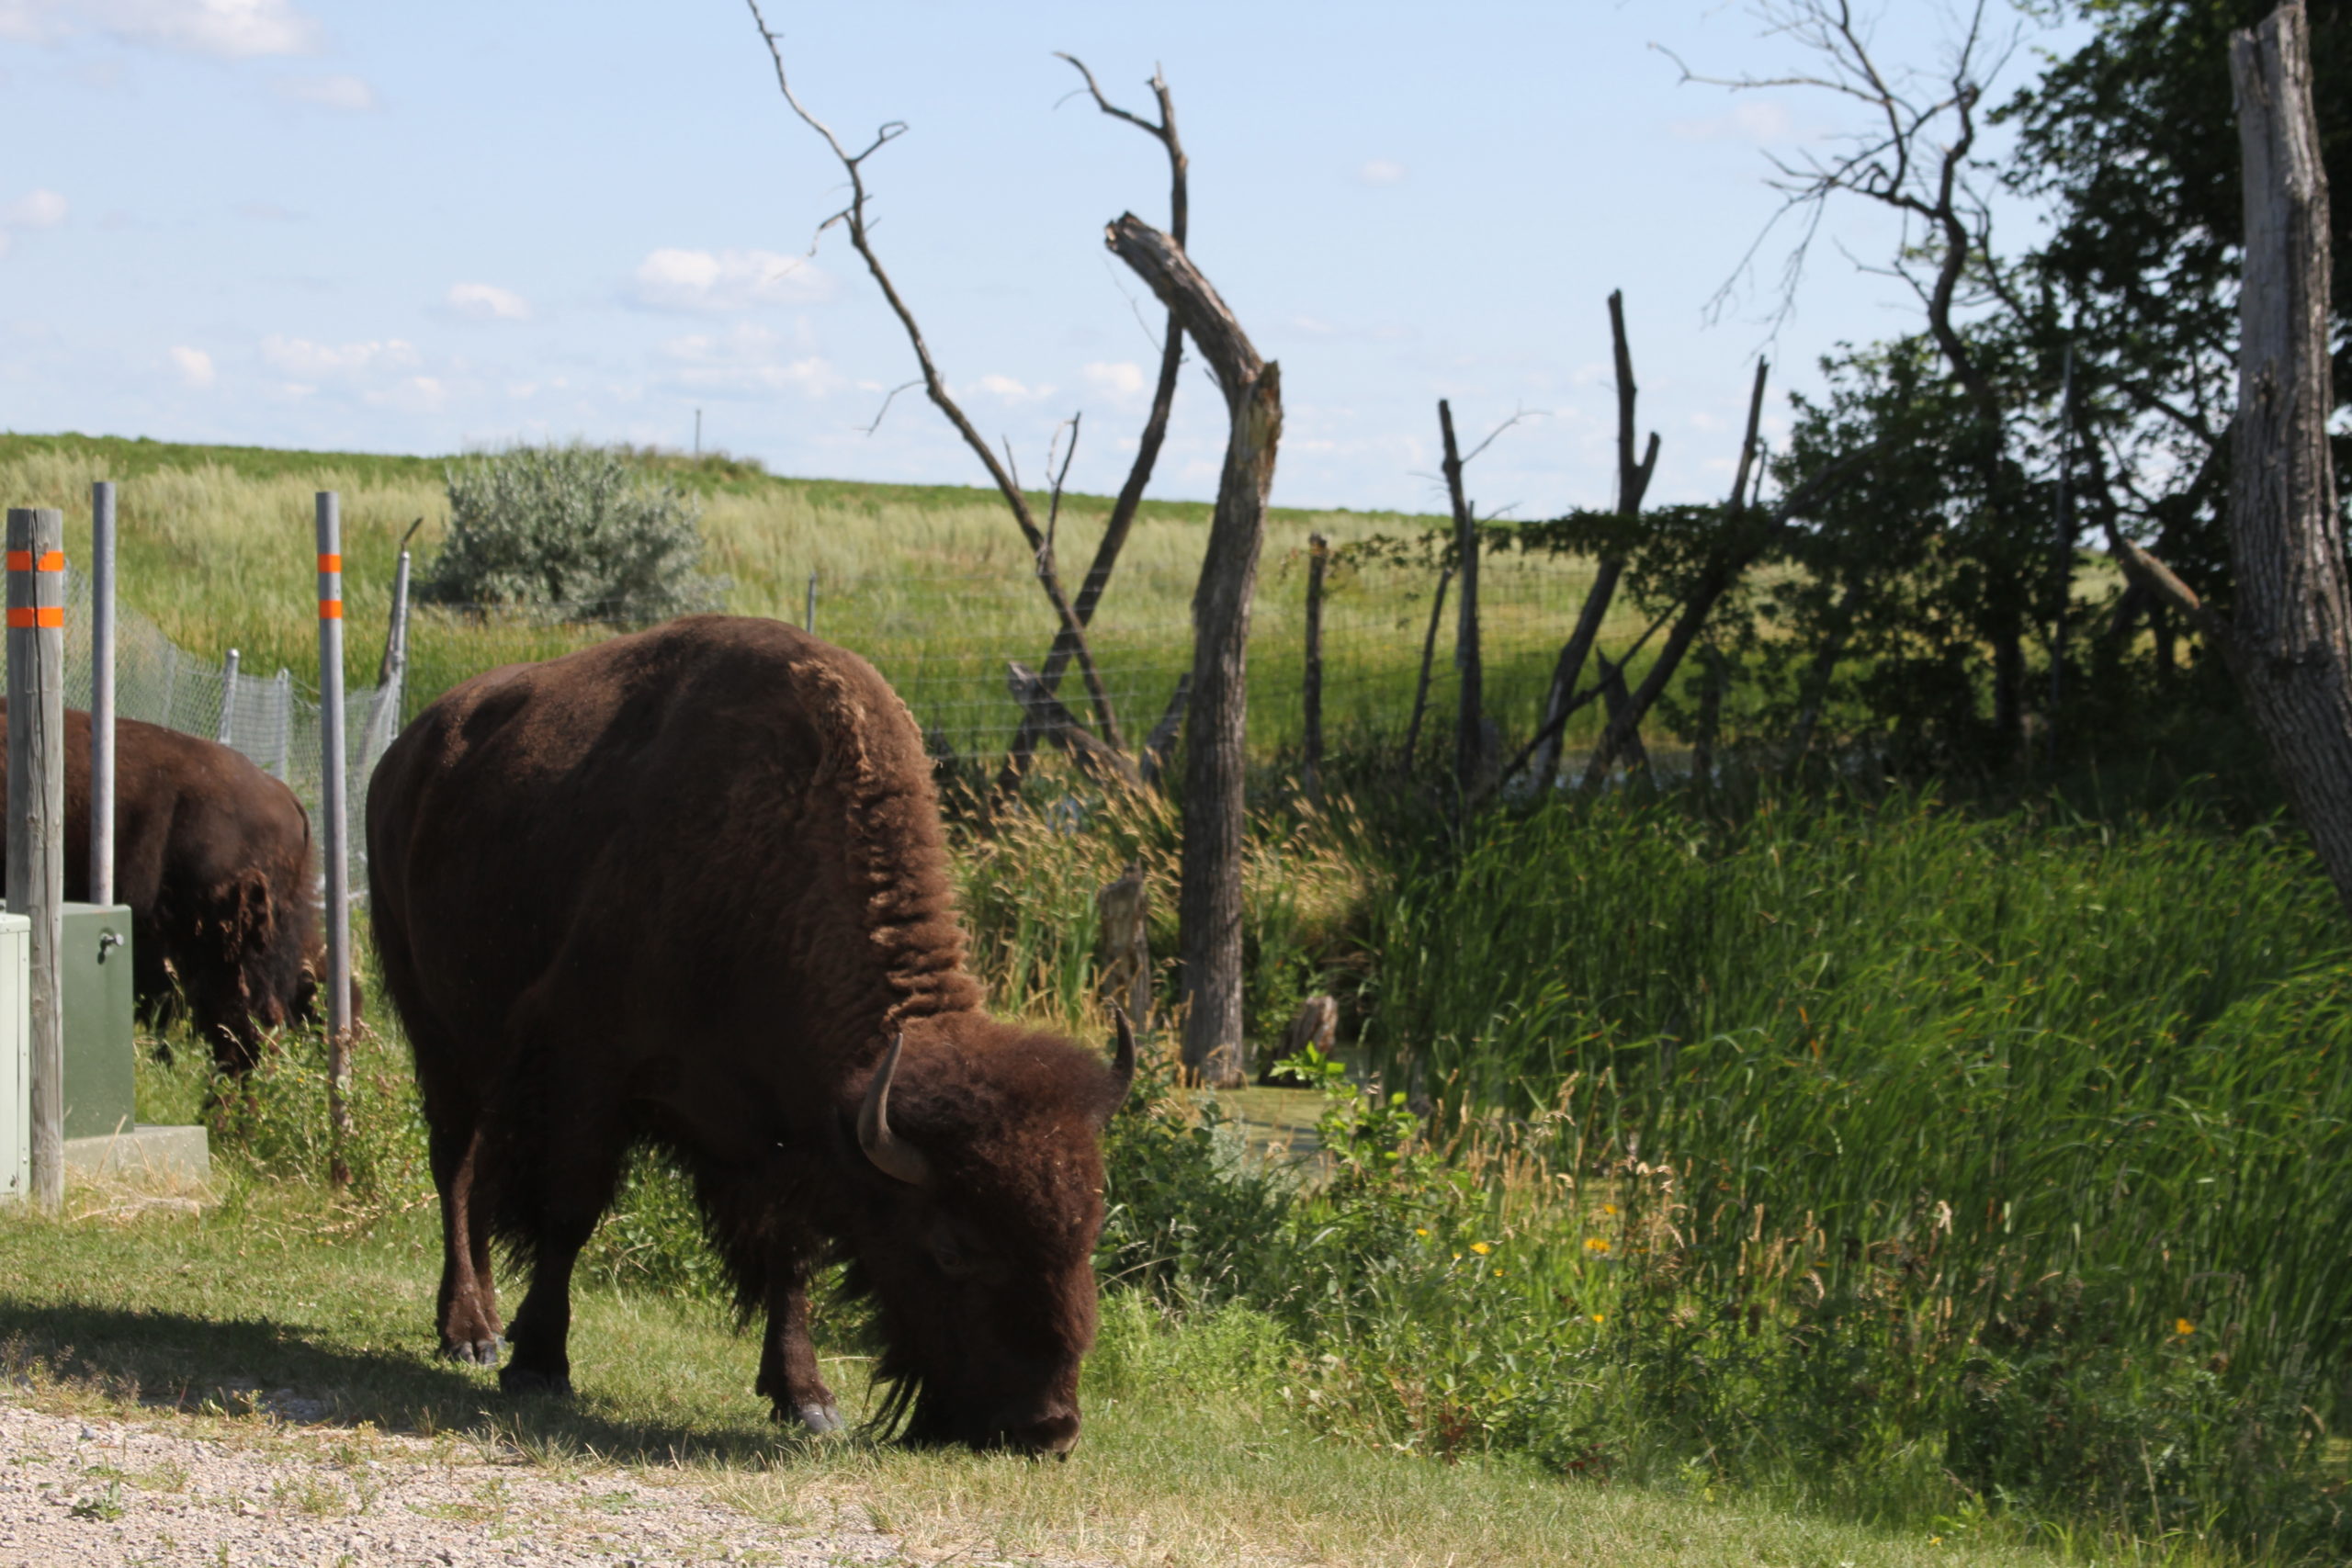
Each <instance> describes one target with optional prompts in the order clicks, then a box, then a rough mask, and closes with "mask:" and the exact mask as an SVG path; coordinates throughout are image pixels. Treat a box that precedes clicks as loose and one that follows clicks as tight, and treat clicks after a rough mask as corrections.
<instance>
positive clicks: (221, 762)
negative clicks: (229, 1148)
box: [0, 700, 323, 1073]
mask: <svg viewBox="0 0 2352 1568" xmlns="http://www.w3.org/2000/svg"><path fill="white" fill-rule="evenodd" d="M7 709H8V705H7V704H6V701H5V700H0V789H5V787H6V778H7V748H6V737H7V728H8V711H7ZM64 828H65V897H68V898H70V899H87V898H88V897H89V896H90V716H89V715H88V714H86V713H83V712H81V711H79V710H78V709H70V710H68V711H67V713H66V715H65V823H64ZM6 856H7V846H6V842H5V841H0V874H5V866H6ZM114 896H115V899H116V901H117V902H119V903H122V904H127V905H129V906H130V933H131V973H132V979H133V984H134V987H135V988H136V989H137V992H138V995H139V1006H140V1010H141V1012H143V1013H145V1014H146V1015H147V1016H148V1017H149V1018H151V1019H153V1018H156V1017H158V1016H160V1015H162V1014H164V1013H166V1012H168V1011H169V1010H171V1009H172V1007H173V1006H174V1005H175V1001H176V1000H179V999H185V1001H186V1003H187V1010H188V1012H189V1013H190V1014H191V1015H192V1021H193V1022H194V1023H195V1026H196V1031H197V1032H198V1035H200V1036H201V1037H202V1038H203V1039H204V1041H205V1042H206V1043H208V1044H209V1046H210V1047H211V1049H212V1054H213V1059H214V1061H215V1063H216V1064H217V1065H218V1066H220V1069H221V1070H222V1071H224V1072H231V1073H243V1072H248V1071H250V1070H252V1068H253V1067H254V1065H255V1064H256V1063H258V1062H259V1061H260V1059H261V1051H262V1045H263V1039H264V1035H265V1032H266V1031H269V1030H273V1029H277V1028H279V1027H281V1026H283V1025H285V1024H288V1023H290V1022H293V1021H297V1020H302V1019H308V1018H310V1017H311V1014H312V1011H313V1008H314V1005H315V1001H316V992H317V985H316V978H315V977H316V976H317V975H318V974H319V973H320V972H321V970H322V968H323V964H322V953H323V944H322V938H321V936H320V934H319V904H318V897H317V895H316V892H315V890H314V871H313V866H312V862H311V820H310V818H309V816H308V815H307V814H306V813H304V811H303V810H302V803H301V802H300V800H297V799H296V798H295V796H294V792H293V791H292V790H290V789H288V788H287V787H286V785H285V784H282V783H280V782H279V781H277V779H274V778H272V777H270V776H269V774H267V773H264V772H262V770H261V769H260V768H259V767H257V766H255V765H254V762H253V761H251V760H249V759H248V758H246V757H245V756H244V754H243V753H242V752H240V751H237V750H233V749H232V748H230V747H227V746H222V745H220V744H218V743H216V742H214V741H210V740H206V739H200V738H198V737H197V736H193V735H183V734H182V733H180V732H179V731H178V730H176V729H166V728H163V727H162V726H160V725H153V724H141V723H140V722H139V721H138V720H136V719H129V718H125V719H117V720H116V721H115V808H114ZM175 979H176V981H177V986H176V987H175V985H174V981H175Z"/></svg>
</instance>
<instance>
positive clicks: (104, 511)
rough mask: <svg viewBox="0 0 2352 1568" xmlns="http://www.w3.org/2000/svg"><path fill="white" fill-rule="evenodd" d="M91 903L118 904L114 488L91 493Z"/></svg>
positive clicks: (102, 486) (103, 486) (97, 487)
mask: <svg viewBox="0 0 2352 1568" xmlns="http://www.w3.org/2000/svg"><path fill="white" fill-rule="evenodd" d="M90 902H91V903H93V904H98V905H106V904H111V903H113V902H114V486H113V484H112V483H111V482H109V481H107V480H106V479H100V480H99V481H98V482H97V483H96V484H94V485H92V486H91V487H90Z"/></svg>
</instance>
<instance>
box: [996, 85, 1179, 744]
mask: <svg viewBox="0 0 2352 1568" xmlns="http://www.w3.org/2000/svg"><path fill="white" fill-rule="evenodd" d="M1056 58H1057V59H1059V60H1067V61H1069V63H1070V67H1071V69H1073V70H1075V71H1076V72H1077V73H1079V75H1080V76H1081V77H1083V78H1084V79H1085V82H1086V87H1085V91H1086V92H1087V94H1088V95H1089V96H1091V97H1092V98H1093V100H1094V107H1097V108H1099V109H1101V110H1102V111H1103V113H1104V114H1106V115H1109V116H1110V117H1111V118H1113V119H1117V120H1124V121H1125V122H1126V123H1127V124H1129V125H1132V126H1134V127H1135V128H1136V130H1140V131H1142V132H1143V133H1144V134H1145V135H1147V136H1148V137H1150V138H1151V139H1152V140H1153V141H1157V142H1159V145H1160V146H1161V148H1162V149H1163V150H1165V152H1167V154H1168V231H1169V233H1170V235H1171V236H1172V237H1173V238H1174V239H1175V241H1176V243H1177V244H1178V245H1180V246H1181V245H1182V244H1183V243H1184V234H1185V230H1186V226H1187V222H1188V220H1189V217H1190V209H1191V197H1190V195H1189V193H1188V191H1187V188H1186V184H1185V177H1186V172H1187V170H1188V169H1189V167H1190V164H1189V163H1188V161H1187V160H1186V158H1185V156H1184V144H1183V142H1182V141H1181V140H1180V139H1179V138H1178V136H1177V134H1176V100H1175V97H1174V96H1173V95H1171V94H1170V92H1169V90H1168V82H1167V78H1166V77H1165V76H1163V75H1162V74H1161V73H1159V72H1158V71H1154V72H1153V73H1152V76H1151V93H1152V96H1153V97H1154V98H1155V99H1156V100H1158V102H1159V120H1158V122H1157V123H1155V122H1153V121H1151V120H1148V119H1146V118H1143V117H1142V116H1141V115H1138V114H1136V113H1134V112H1133V111H1131V110H1128V109H1123V108H1121V107H1119V106H1118V105H1116V104H1114V103H1113V102H1111V100H1110V99H1109V98H1107V97H1105V96H1103V89H1102V88H1101V87H1100V86H1098V85H1096V84H1095V81H1094V73H1093V72H1091V71H1090V70H1088V69H1087V68H1086V62H1084V61H1082V60H1080V59H1079V58H1078V57H1077V56H1075V55H1069V54H1059V55H1057V56H1056ZM1183 365H1184V329H1183V327H1182V325H1181V324H1180V323H1179V322H1178V321H1177V320H1176V318H1175V316H1174V314H1173V313H1172V312H1171V313H1170V316H1169V318H1168V322H1167V325H1166V327H1165V328H1164V329H1163V331H1162V333H1161V342H1160V349H1159V381H1158V383H1157V384H1156V385H1155V386H1154V387H1153V389H1152V393H1151V412H1149V413H1148V414H1147V415H1146V416H1145V418H1144V422H1143V430H1142V431H1141V433H1140V434H1137V436H1136V456H1135V461H1134V462H1133V463H1131V464H1129V465H1128V467H1127V479H1126V482H1125V484H1123V485H1121V486H1120V487H1119V494H1118V498H1117V499H1116V500H1115V501H1114V502H1112V503H1111V516H1110V520H1109V521H1108V522H1107V523H1105V524H1104V525H1103V538H1102V541H1101V542H1100V543H1099V544H1097V545H1096V546H1095V547H1094V560H1093V564H1091V566H1089V567H1088V568H1087V569H1086V577H1085V579H1084V580H1083V581H1080V584H1079V586H1078V600H1077V602H1076V603H1075V604H1073V605H1072V606H1071V609H1072V610H1073V612H1074V613H1075V614H1076V615H1077V617H1078V623H1079V625H1080V626H1092V625H1093V624H1094V611H1095V608H1096V607H1097V606H1098V605H1100V604H1102V603H1103V591H1104V590H1105V589H1107V588H1109V587H1110V585H1111V570H1112V568H1114V566H1116V565H1117V564H1118V560H1119V552H1120V551H1121V550H1123V549H1125V547H1126V543H1127V536H1128V534H1129V533H1130V532H1131V531H1132V530H1133V529H1134V527H1135V521H1136V510H1137V509H1138V508H1139V507H1141V506H1142V504H1143V492H1144V490H1145V487H1146V486H1148V485H1149V484H1150V482H1151V474H1152V469H1153V468H1155V467H1157V466H1158V464H1159V449H1160V447H1161V446H1162V445H1163V444H1164V443H1165V442H1166V440H1167V438H1168V420H1169V415H1170V412H1172V411H1173V410H1174V408H1175V406H1176V378H1177V376H1178V374H1179V373H1180V372H1181V371H1182V368H1183ZM1081 644H1082V639H1081V638H1080V637H1073V636H1072V635H1071V634H1070V633H1069V629H1068V628H1067V627H1065V628H1064V629H1063V630H1062V632H1061V633H1060V634H1058V635H1057V636H1056V637H1055V638H1054V646H1053V648H1052V649H1050V650H1049V651H1048V652H1047V653H1046V665H1045V668H1044V669H1043V670H1041V671H1039V672H1038V679H1039V680H1040V681H1042V682H1045V686H1046V690H1047V691H1048V692H1051V691H1054V690H1057V688H1058V687H1059V686H1060V684H1061V679H1062V672H1063V671H1065V670H1066V669H1068V668H1069V661H1070V660H1071V659H1072V658H1073V657H1075V656H1076V655H1077V653H1078V650H1079V649H1080V646H1081ZM1035 743H1036V738H1035V736H1034V735H1032V734H1031V733H1030V732H1029V728H1028V725H1027V724H1026V723H1025V722H1024V723H1023V726H1022V728H1021V731H1020V733H1019V734H1017V735H1015V736H1014V738H1013V741H1012V755H1010V756H1009V757H1007V758H1006V760H1005V774H1004V780H1003V781H1002V782H1003V783H1005V784H1010V783H1012V781H1013V780H1015V779H1017V778H1018V777H1019V775H1020V770H1021V768H1022V766H1023V763H1024V761H1026V759H1027V757H1028V754H1029V750H1030V748H1031V747H1032V746H1034V745H1035Z"/></svg>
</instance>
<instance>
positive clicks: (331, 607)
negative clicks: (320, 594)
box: [319, 599, 343, 621]
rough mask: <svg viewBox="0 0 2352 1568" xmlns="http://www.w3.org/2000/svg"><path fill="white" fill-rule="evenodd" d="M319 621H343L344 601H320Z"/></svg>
mask: <svg viewBox="0 0 2352 1568" xmlns="http://www.w3.org/2000/svg"><path fill="white" fill-rule="evenodd" d="M319 619H321V620H322V621H339V620H341V619H343V601H342V600H340V599H322V600H320V601H319Z"/></svg>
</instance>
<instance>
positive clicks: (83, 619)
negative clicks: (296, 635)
mask: <svg viewBox="0 0 2352 1568" xmlns="http://www.w3.org/2000/svg"><path fill="white" fill-rule="evenodd" d="M93 667H94V666H93V659H92V652H91V644H90V580H89V577H88V576H87V574H85V573H84V572H81V571H78V570H77V571H75V572H74V573H73V574H72V577H71V580H70V581H68V583H67V585H66V601H65V705H66V706H68V707H74V708H81V709H84V710H85V711H86V710H87V709H88V707H89V705H90V694H91V686H92V679H91V678H92V672H93ZM402 683H403V682H402V681H401V675H400V674H399V672H398V671H395V672H394V673H393V675H392V677H391V679H390V681H389V682H386V683H384V684H382V685H378V686H369V687H364V688H354V689H351V690H348V691H346V692H345V698H344V702H345V710H344V711H345V721H344V738H345V772H344V777H345V779H347V780H348V781H349V786H348V787H349V791H350V801H349V806H350V810H351V814H352V818H353V820H354V822H355V823H356V821H357V819H358V817H359V808H360V807H361V805H362V803H364V802H365V801H366V800H367V798H368V778H369V777H370V775H371V774H372V773H374V771H375V767H376V761H377V759H379V758H380V757H381V756H382V755H383V754H384V749H385V748H386V747H388V746H390V744H391V743H392V737H393V736H395V735H397V734H399V733H400V727H401V686H402ZM114 689H115V714H116V716H117V717H119V718H135V719H140V720H142V721H144V722H145V723H148V724H155V725H161V726H163V727H164V728H166V729H176V730H179V731H181V732H182V733H183V734H187V735H199V736H202V737H203V738H204V739H208V740H218V741H220V742H221V743H222V744H224V745H227V746H230V747H232V748H234V749H235V750H239V751H242V752H243V753H244V754H245V755H246V756H247V757H249V758H251V759H252V760H253V761H254V762H256V763H257V764H259V765H260V766H261V768H262V769H263V770H264V771H265V772H266V773H269V774H270V775H271V776H272V777H274V778H277V779H281V780H283V781H284V782H285V784H287V786H288V788H290V789H292V790H293V792H294V795H295V797H296V798H297V799H299V800H300V801H301V803H302V809H303V810H304V811H307V812H309V813H310V816H311V841H312V842H314V843H317V842H322V841H323V838H324V835H323V834H322V831H321V829H320V828H319V822H320V820H321V816H320V814H321V810H322V805H321V803H322V783H321V774H322V770H323V767H324V753H323V751H322V750H321V747H320V741H319V703H318V697H317V694H315V693H314V692H313V691H312V690H311V688H310V687H309V686H308V685H304V684H298V683H297V682H295V680H294V677H293V673H292V671H287V670H278V671H272V672H270V673H267V674H254V673H249V672H247V671H243V670H241V669H237V668H235V667H233V666H231V665H228V664H225V663H222V664H216V663H214V662H212V661H211V660H202V659H198V658H197V657H196V655H194V654H192V653H190V652H188V651H187V649H184V648H182V647H180V646H179V645H178V644H177V643H175V642H174V641H172V639H171V638H170V637H166V636H164V631H163V628H162V627H160V626H156V625H155V623H154V622H153V621H151V620H149V619H148V618H147V617H146V616H144V615H141V614H140V613H139V612H138V611H136V610H134V609H131V608H130V606H129V605H127V604H121V603H120V602H119V601H118V602H117V604H116V605H115V688H114ZM352 849H353V853H352V866H351V886H352V889H353V892H354V893H355V894H357V893H360V892H362V891H364V890H365V888H366V886H367V855H366V853H365V848H364V835H360V834H357V833H355V834H354V835H353V840H352Z"/></svg>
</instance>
